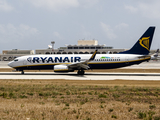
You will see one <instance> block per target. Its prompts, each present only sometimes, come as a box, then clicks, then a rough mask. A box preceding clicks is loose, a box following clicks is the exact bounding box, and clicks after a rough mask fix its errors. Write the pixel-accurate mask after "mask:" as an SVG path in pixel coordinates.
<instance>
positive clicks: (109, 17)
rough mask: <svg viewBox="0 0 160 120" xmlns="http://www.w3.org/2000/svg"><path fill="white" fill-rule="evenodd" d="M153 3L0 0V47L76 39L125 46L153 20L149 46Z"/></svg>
mask: <svg viewBox="0 0 160 120" xmlns="http://www.w3.org/2000/svg"><path fill="white" fill-rule="evenodd" d="M159 6H160V1H159V0H152V1H151V0H121V1H119V0H0V16H1V17H0V18H1V19H0V53H1V52H2V50H8V49H33V50H35V49H44V48H47V47H48V45H49V44H51V41H55V42H56V43H55V48H58V47H61V46H65V45H66V44H72V45H74V44H77V41H78V40H79V39H85V40H90V39H96V40H98V42H99V44H106V46H113V47H114V48H130V47H132V46H133V44H135V42H136V41H137V40H138V39H139V38H140V36H141V35H142V34H143V33H144V32H145V30H146V29H147V28H148V27H149V26H156V31H155V34H154V38H153V42H152V47H151V49H157V48H160V42H159V38H160V34H159V32H160V7H159Z"/></svg>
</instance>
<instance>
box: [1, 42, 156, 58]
mask: <svg viewBox="0 0 160 120" xmlns="http://www.w3.org/2000/svg"><path fill="white" fill-rule="evenodd" d="M52 43H53V42H52ZM96 49H98V52H97V54H116V53H119V52H122V51H125V50H126V49H113V47H111V46H106V45H99V44H98V41H97V40H78V44H77V45H67V46H66V47H60V48H58V49H54V48H51V47H49V48H47V49H38V50H35V51H34V50H18V49H13V50H3V51H2V54H1V55H0V60H2V61H11V60H13V59H15V58H17V57H20V56H24V55H33V54H93V53H94V51H95V50H96ZM155 51H156V50H152V51H151V53H154V52H155Z"/></svg>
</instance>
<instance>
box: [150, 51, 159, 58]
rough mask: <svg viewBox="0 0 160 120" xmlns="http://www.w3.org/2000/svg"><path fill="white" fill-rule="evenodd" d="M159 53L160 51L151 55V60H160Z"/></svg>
mask: <svg viewBox="0 0 160 120" xmlns="http://www.w3.org/2000/svg"><path fill="white" fill-rule="evenodd" d="M158 53H159V49H157V51H156V52H155V53H154V54H152V55H151V60H159V59H160V56H158Z"/></svg>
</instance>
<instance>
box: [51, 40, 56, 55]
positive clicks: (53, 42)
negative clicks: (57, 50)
mask: <svg viewBox="0 0 160 120" xmlns="http://www.w3.org/2000/svg"><path fill="white" fill-rule="evenodd" d="M51 44H52V54H53V51H54V44H55V41H51Z"/></svg>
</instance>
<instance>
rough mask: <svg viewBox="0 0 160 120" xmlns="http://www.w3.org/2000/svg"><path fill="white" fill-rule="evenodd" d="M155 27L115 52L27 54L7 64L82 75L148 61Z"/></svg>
mask: <svg viewBox="0 0 160 120" xmlns="http://www.w3.org/2000/svg"><path fill="white" fill-rule="evenodd" d="M154 31H155V27H154V26H153V27H152V26H151V27H149V28H148V29H147V30H146V32H145V33H144V34H143V35H142V36H141V37H140V39H138V41H137V42H136V43H135V45H134V46H133V47H132V48H131V49H129V50H127V51H123V52H120V53H117V54H96V53H97V50H95V52H94V53H93V54H67V55H66V54H64V55H57V54H56V55H55V54H54V55H53V54H52V55H28V56H22V57H18V58H16V59H14V60H13V61H11V62H9V63H8V66H10V67H12V68H14V69H15V70H16V71H21V74H24V70H53V71H54V72H74V71H75V70H78V72H77V74H78V75H84V74H85V70H88V69H92V70H93V69H113V68H121V67H126V66H130V65H134V64H140V63H142V62H145V61H149V60H150V59H151V56H150V55H149V52H150V47H151V43H152V38H153V34H154Z"/></svg>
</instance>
